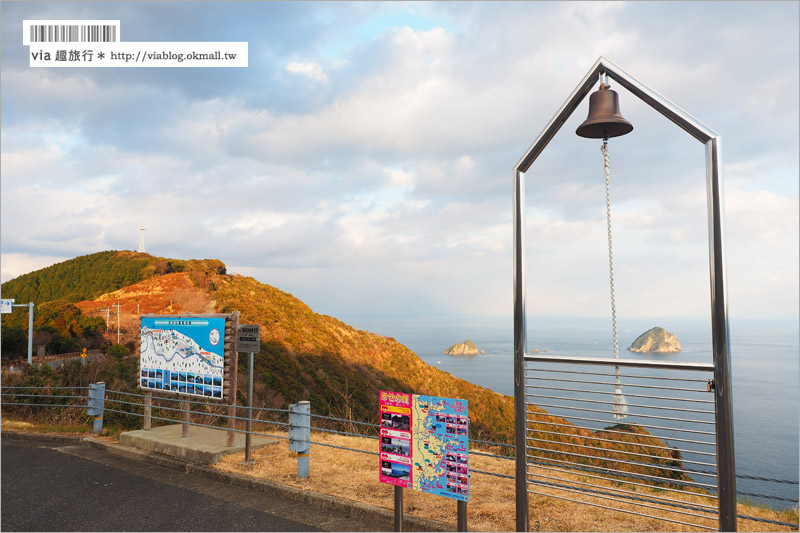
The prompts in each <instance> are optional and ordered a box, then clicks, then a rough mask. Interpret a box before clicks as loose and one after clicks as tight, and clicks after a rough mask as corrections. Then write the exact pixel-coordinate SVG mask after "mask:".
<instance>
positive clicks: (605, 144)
mask: <svg viewBox="0 0 800 533" xmlns="http://www.w3.org/2000/svg"><path fill="white" fill-rule="evenodd" d="M600 151H602V152H603V171H604V172H605V175H606V230H607V232H608V282H609V286H610V287H611V324H612V328H613V331H614V359H619V344H618V342H617V304H616V301H615V299H614V252H613V248H612V245H611V167H610V164H609V162H608V139H603V146H601V147H600ZM617 380H619V375H617ZM617 383H619V381H617Z"/></svg>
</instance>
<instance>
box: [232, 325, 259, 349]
mask: <svg viewBox="0 0 800 533" xmlns="http://www.w3.org/2000/svg"><path fill="white" fill-rule="evenodd" d="M236 350H237V351H239V352H242V353H258V352H260V351H261V326H259V325H258V324H240V325H239V329H238V331H237V332H236Z"/></svg>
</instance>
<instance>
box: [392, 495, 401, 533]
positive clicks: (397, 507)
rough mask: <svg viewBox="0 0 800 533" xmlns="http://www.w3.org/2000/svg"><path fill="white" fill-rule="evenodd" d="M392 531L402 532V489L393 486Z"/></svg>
mask: <svg viewBox="0 0 800 533" xmlns="http://www.w3.org/2000/svg"><path fill="white" fill-rule="evenodd" d="M394 530H395V531H403V487H399V486H397V485H395V486H394Z"/></svg>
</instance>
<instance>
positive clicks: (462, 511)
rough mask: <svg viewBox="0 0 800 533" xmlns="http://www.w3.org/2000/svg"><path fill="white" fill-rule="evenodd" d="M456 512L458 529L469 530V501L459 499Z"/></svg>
mask: <svg viewBox="0 0 800 533" xmlns="http://www.w3.org/2000/svg"><path fill="white" fill-rule="evenodd" d="M456 512H457V513H458V531H466V530H467V502H464V501H461V500H458V502H457V508H456Z"/></svg>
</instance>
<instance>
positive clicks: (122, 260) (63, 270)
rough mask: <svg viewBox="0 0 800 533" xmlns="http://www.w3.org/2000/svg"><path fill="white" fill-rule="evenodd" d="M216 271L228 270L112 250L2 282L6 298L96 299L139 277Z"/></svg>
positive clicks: (203, 262)
mask: <svg viewBox="0 0 800 533" xmlns="http://www.w3.org/2000/svg"><path fill="white" fill-rule="evenodd" d="M184 271H187V272H190V271H191V272H202V271H213V272H214V273H218V274H224V273H225V265H224V264H223V263H222V262H221V261H218V260H201V261H198V260H189V261H184V260H181V259H167V258H164V257H155V256H152V255H150V254H145V253H139V252H130V251H114V250H112V251H108V252H98V253H94V254H90V255H83V256H80V257H76V258H75V259H70V260H68V261H64V262H62V263H58V264H55V265H52V266H49V267H47V268H43V269H41V270H37V271H35V272H30V273H28V274H23V275H22V276H19V277H17V278H14V279H12V280H9V281H7V282H5V283H3V285H2V294H3V298H15V299H16V301H17V303H27V302H34V303H35V304H37V305H38V304H40V303H42V302H50V301H55V300H64V301H67V302H73V303H74V302H79V301H81V300H93V299H95V298H97V297H98V296H100V295H101V294H103V293H107V292H111V291H115V290H117V289H120V288H122V287H126V286H128V285H133V284H134V283H137V282H139V281H142V280H145V279H148V278H152V277H154V276H158V275H163V274H168V273H170V272H184Z"/></svg>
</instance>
